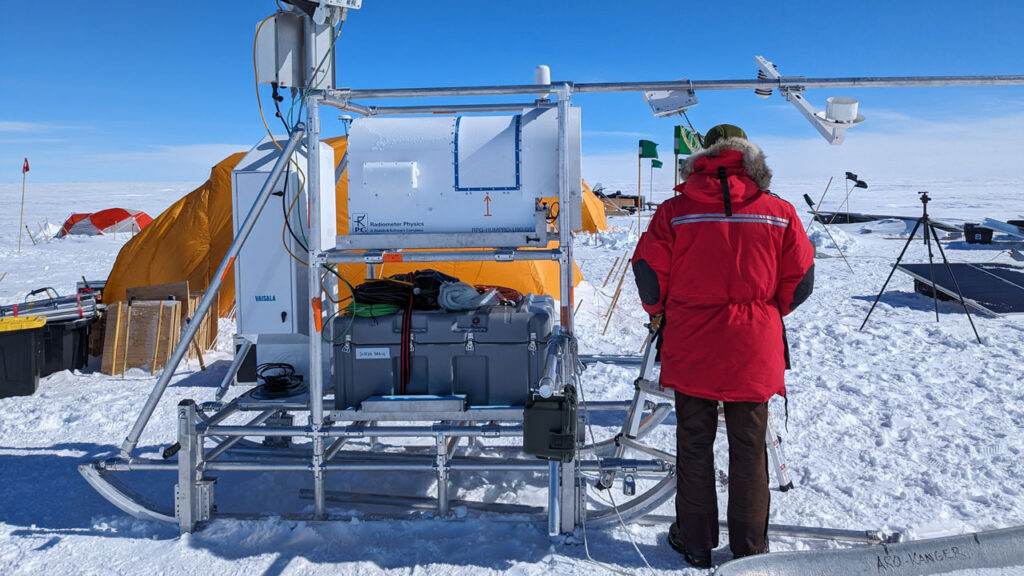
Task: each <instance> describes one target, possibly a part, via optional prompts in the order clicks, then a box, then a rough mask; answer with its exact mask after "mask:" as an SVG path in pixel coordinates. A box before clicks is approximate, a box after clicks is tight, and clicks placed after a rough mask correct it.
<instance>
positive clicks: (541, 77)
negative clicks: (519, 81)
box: [533, 64, 551, 99]
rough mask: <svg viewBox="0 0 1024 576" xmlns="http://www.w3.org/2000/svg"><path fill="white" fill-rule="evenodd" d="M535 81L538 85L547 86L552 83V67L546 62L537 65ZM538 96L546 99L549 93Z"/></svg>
mask: <svg viewBox="0 0 1024 576" xmlns="http://www.w3.org/2000/svg"><path fill="white" fill-rule="evenodd" d="M533 83H534V84H537V85H538V86H547V85H549V84H551V68H548V67H547V65H545V64H541V65H540V66H537V67H536V68H534V69H533ZM537 97H538V98H541V99H544V98H547V97H548V95H547V94H538V95H537Z"/></svg>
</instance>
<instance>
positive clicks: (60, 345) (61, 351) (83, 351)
mask: <svg viewBox="0 0 1024 576" xmlns="http://www.w3.org/2000/svg"><path fill="white" fill-rule="evenodd" d="M95 322H96V317H95V316H93V317H91V318H81V319H79V320H72V321H70V322H47V323H46V326H45V327H44V328H43V335H42V336H41V338H42V343H43V363H42V366H41V367H40V369H39V375H40V376H49V375H50V374H53V373H54V372H60V371H61V370H77V369H79V368H84V367H85V365H86V364H88V362H89V331H90V329H91V327H92V325H93V323H95Z"/></svg>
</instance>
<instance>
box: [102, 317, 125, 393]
mask: <svg viewBox="0 0 1024 576" xmlns="http://www.w3.org/2000/svg"><path fill="white" fill-rule="evenodd" d="M127 311H128V304H127V303H126V302H115V303H114V304H111V305H110V306H109V307H107V312H106V323H105V326H106V328H105V334H104V340H103V358H102V360H101V362H100V371H101V372H103V373H104V374H109V375H111V376H114V375H117V374H119V373H120V372H119V371H118V370H117V368H118V366H120V364H119V363H118V359H119V358H121V357H122V356H123V348H124V332H125V330H126V328H127V325H128V314H127Z"/></svg>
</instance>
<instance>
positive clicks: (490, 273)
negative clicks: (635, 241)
mask: <svg viewBox="0 0 1024 576" xmlns="http://www.w3.org/2000/svg"><path fill="white" fill-rule="evenodd" d="M325 142H327V143H328V144H330V145H331V146H333V147H334V155H335V158H336V159H337V161H338V162H340V161H341V157H342V156H343V155H344V154H345V149H346V145H347V141H346V139H345V138H343V137H342V138H332V139H327V140H325ZM243 156H245V153H244V152H240V153H237V154H232V155H231V156H228V157H227V158H225V159H224V160H222V161H221V162H220V163H218V164H217V165H216V166H214V167H213V169H212V170H211V171H210V179H209V180H207V181H206V182H204V183H203V184H202V185H201V186H200V187H199V188H196V189H195V190H193V191H192V192H190V193H189V194H188V195H187V196H185V197H184V198H182V199H181V200H178V201H177V202H175V203H174V204H173V205H171V207H170V208H168V209H167V210H165V211H164V212H163V214H161V215H160V216H158V217H157V218H156V219H155V220H153V222H152V223H151V224H150V225H149V226H147V227H146V228H145V229H143V230H142V232H141V233H140V234H138V235H137V236H135V238H133V239H132V240H130V241H129V242H128V243H127V244H125V245H124V247H123V248H122V249H121V252H120V253H119V254H118V255H117V261H116V262H114V268H113V270H111V271H110V277H109V278H108V280H107V285H106V287H105V288H104V291H103V299H104V300H105V301H106V302H107V303H111V302H117V301H119V300H124V299H125V290H126V289H127V288H131V287H133V286H147V285H151V284H163V283H167V282H179V281H182V280H187V281H188V283H189V285H190V286H191V287H194V288H195V289H203V288H205V287H206V286H209V284H210V280H211V278H212V276H213V274H214V272H216V271H217V266H218V265H219V264H220V262H221V260H222V259H223V258H224V255H225V254H226V253H227V250H228V246H230V245H231V241H232V239H233V235H234V226H233V224H232V216H231V196H232V194H231V171H232V170H233V169H234V168H235V166H236V165H237V164H238V162H240V161H241V160H242V157H243ZM583 187H584V199H585V201H584V209H583V227H584V230H586V231H588V232H596V231H598V230H603V229H605V228H606V227H607V223H606V222H605V218H604V208H603V206H602V205H601V202H600V200H598V199H597V197H596V196H594V194H593V193H592V192H591V191H590V188H589V187H587V186H586V183H584V184H583ZM335 192H336V194H337V223H338V230H348V183H347V180H345V179H344V178H343V179H341V181H340V182H339V183H338V187H337V189H336V191H335ZM594 205H596V208H594ZM428 267H429V268H434V269H436V270H439V271H441V272H444V273H445V274H449V275H452V276H455V277H456V278H459V279H461V280H463V281H464V282H468V283H470V284H495V285H501V286H508V287H509V288H514V289H516V290H519V291H520V292H524V293H526V292H532V293H535V294H550V295H552V296H554V297H555V298H559V293H560V289H559V282H558V263H557V262H551V261H515V262H443V263H442V262H434V263H431V264H387V265H385V269H384V273H385V274H388V275H390V274H396V273H399V272H411V271H413V270H416V269H422V268H428ZM340 272H341V274H342V275H343V276H344V277H345V278H346V279H347V280H348V281H349V282H351V283H352V284H358V283H360V282H362V281H363V279H364V278H365V276H366V266H365V265H362V264H351V265H345V266H341V267H340ZM229 274H233V270H231V271H229ZM582 279H583V276H582V275H581V274H580V272H579V269H578V268H576V269H575V281H576V282H577V283H578V282H579V281H580V280H582ZM218 297H219V302H218V309H219V311H220V315H221V316H226V315H227V314H228V313H229V311H230V310H231V306H232V304H233V303H234V300H235V284H234V282H231V281H228V282H225V283H224V284H223V286H222V287H221V289H220V293H219V295H218Z"/></svg>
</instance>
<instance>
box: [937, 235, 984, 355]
mask: <svg viewBox="0 0 1024 576" xmlns="http://www.w3.org/2000/svg"><path fill="white" fill-rule="evenodd" d="M929 225H930V224H929ZM932 235H935V227H932ZM935 244H936V245H937V246H938V247H939V254H940V255H941V256H942V261H943V262H944V263H945V264H946V271H947V272H949V277H950V278H951V279H952V280H953V287H954V288H956V294H957V296H959V297H960V304H962V305H963V307H964V313H965V314H967V321H968V322H970V323H971V330H974V337H975V338H977V339H978V344H981V336H979V335H978V329H977V328H976V327H975V326H974V319H973V318H971V311H970V310H968V309H967V301H966V300H964V293H963V292H961V291H960V283H959V282H957V281H956V276H954V275H953V267H952V266H950V265H949V260H947V259H946V252H945V250H943V249H942V244H940V243H939V237H938V236H937V235H935ZM932 289H933V290H934V288H932Z"/></svg>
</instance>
